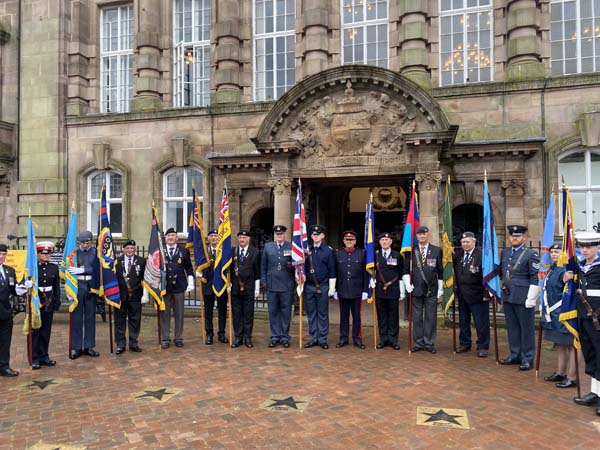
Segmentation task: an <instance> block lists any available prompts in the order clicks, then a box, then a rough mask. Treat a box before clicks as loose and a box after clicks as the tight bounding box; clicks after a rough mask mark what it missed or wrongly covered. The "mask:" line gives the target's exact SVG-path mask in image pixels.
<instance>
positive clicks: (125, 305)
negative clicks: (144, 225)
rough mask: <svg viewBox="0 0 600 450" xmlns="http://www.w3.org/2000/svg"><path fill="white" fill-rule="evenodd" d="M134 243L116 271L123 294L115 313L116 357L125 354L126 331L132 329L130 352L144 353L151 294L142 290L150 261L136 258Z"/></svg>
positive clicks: (127, 246)
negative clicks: (142, 340) (144, 320)
mask: <svg viewBox="0 0 600 450" xmlns="http://www.w3.org/2000/svg"><path fill="white" fill-rule="evenodd" d="M136 250H137V247H136V244H135V241H134V240H133V239H129V240H127V241H125V243H123V254H122V255H121V256H119V257H118V258H117V261H116V263H115V271H116V272H117V280H118V281H119V291H120V293H121V308H119V309H115V341H116V343H117V350H116V352H115V353H116V354H117V355H120V354H121V353H123V352H124V351H125V343H126V341H125V328H126V327H127V328H129V350H131V351H132V352H141V351H142V349H141V348H140V346H139V344H138V336H139V335H140V325H141V321H142V303H148V292H145V291H144V289H143V287H142V281H144V271H145V270H146V260H145V259H144V258H142V257H141V256H138V255H137V254H136Z"/></svg>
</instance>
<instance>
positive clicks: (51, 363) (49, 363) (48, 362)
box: [40, 359, 56, 367]
mask: <svg viewBox="0 0 600 450" xmlns="http://www.w3.org/2000/svg"><path fill="white" fill-rule="evenodd" d="M40 365H42V366H48V367H52V366H55V365H56V361H54V360H53V359H42V360H41V361H40Z"/></svg>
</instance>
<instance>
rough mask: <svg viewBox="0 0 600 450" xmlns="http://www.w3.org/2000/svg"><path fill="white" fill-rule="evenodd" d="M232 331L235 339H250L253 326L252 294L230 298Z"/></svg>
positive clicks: (245, 293) (251, 292)
mask: <svg viewBox="0 0 600 450" xmlns="http://www.w3.org/2000/svg"><path fill="white" fill-rule="evenodd" d="M231 309H232V310H233V311H232V314H233V330H234V333H235V337H236V339H241V338H242V337H247V338H251V337H252V328H253V326H254V292H253V291H252V290H251V291H250V292H244V293H243V294H236V295H232V296H231Z"/></svg>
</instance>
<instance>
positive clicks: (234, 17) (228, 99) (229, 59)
mask: <svg viewBox="0 0 600 450" xmlns="http://www.w3.org/2000/svg"><path fill="white" fill-rule="evenodd" d="M216 3H217V8H216V22H215V23H212V27H211V28H212V29H213V30H214V33H211V35H213V36H214V38H213V39H212V40H213V41H215V42H216V44H217V45H216V49H215V56H214V58H215V62H214V63H215V87H216V92H215V93H213V95H212V98H211V104H217V103H239V102H240V100H241V97H242V82H241V77H242V61H241V54H240V45H241V42H242V40H241V21H242V20H241V14H240V12H241V10H240V4H239V3H240V2H238V1H237V0H216Z"/></svg>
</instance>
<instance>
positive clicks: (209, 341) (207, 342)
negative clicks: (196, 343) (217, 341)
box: [204, 336, 213, 345]
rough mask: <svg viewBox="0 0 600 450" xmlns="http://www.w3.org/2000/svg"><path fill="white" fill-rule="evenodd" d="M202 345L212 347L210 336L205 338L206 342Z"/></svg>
mask: <svg viewBox="0 0 600 450" xmlns="http://www.w3.org/2000/svg"><path fill="white" fill-rule="evenodd" d="M204 343H205V344H206V345H212V343H213V337H212V336H206V341H205V342H204Z"/></svg>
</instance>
